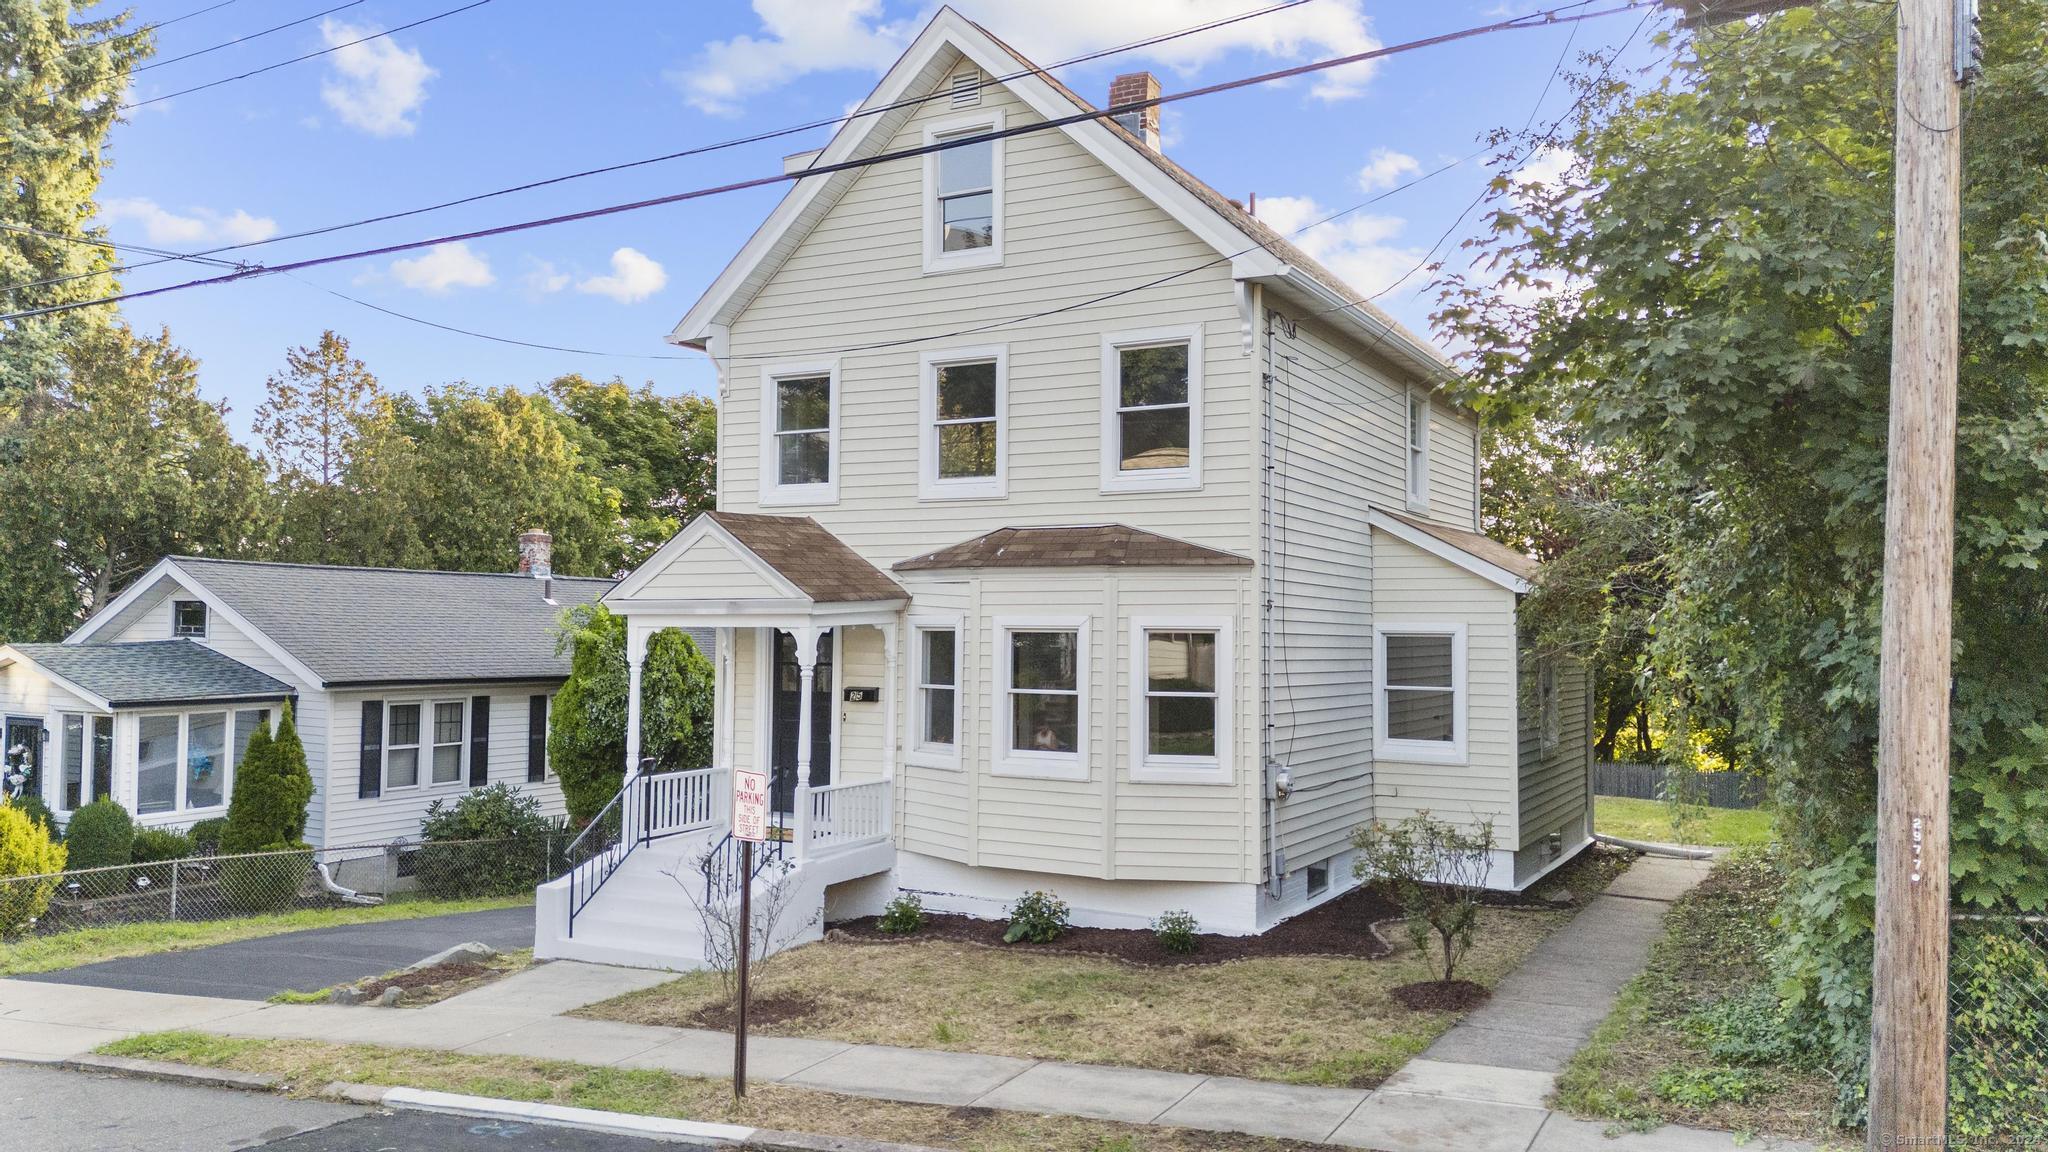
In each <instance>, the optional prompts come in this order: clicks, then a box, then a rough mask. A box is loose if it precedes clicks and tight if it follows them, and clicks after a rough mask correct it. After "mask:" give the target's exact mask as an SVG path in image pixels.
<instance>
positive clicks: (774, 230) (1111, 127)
mask: <svg viewBox="0 0 2048 1152" xmlns="http://www.w3.org/2000/svg"><path fill="white" fill-rule="evenodd" d="M955 54H957V55H959V56H962V57H965V58H966V59H968V60H970V61H972V62H973V63H974V64H975V65H976V66H978V67H979V68H980V69H981V70H982V71H983V72H985V73H987V74H989V75H990V76H1006V75H1008V76H1010V78H1009V79H1007V80H1005V81H1004V82H1003V83H1004V85H1005V87H1007V88H1008V89H1009V90H1010V91H1011V92H1013V93H1014V94H1015V95H1016V96H1017V97H1018V98H1019V99H1020V100H1022V101H1024V102H1025V103H1026V104H1028V105H1030V106H1031V107H1032V108H1033V110H1034V111H1036V112H1037V113H1038V114H1039V115H1041V116H1043V117H1045V118H1046V119H1048V120H1051V119H1058V118H1060V117H1064V116H1072V115H1074V114H1076V113H1077V112H1080V113H1093V112H1096V111H1098V110H1097V109H1096V108H1095V107H1094V106H1093V105H1092V104H1090V103H1089V102H1088V101H1086V100H1083V99H1082V98H1081V97H1080V96H1079V95H1078V94H1077V93H1075V92H1074V91H1073V90H1072V89H1070V88H1068V87H1067V86H1066V85H1064V84H1061V83H1060V82H1059V81H1058V80H1055V79H1054V78H1053V77H1052V75H1051V74H1050V73H1048V72H1046V71H1044V70H1043V69H1041V68H1039V67H1038V65H1036V64H1033V63H1032V62H1031V61H1029V60H1027V59H1025V57H1024V56H1023V55H1022V54H1021V53H1019V52H1017V51H1016V50H1015V49H1014V48H1011V47H1010V46H1009V45H1007V44H1005V43H1003V42H1002V41H1001V40H999V39H997V38H996V37H995V36H994V35H993V34H991V33H990V32H989V31H988V30H987V29H986V28H983V27H982V26H981V25H979V24H976V23H974V22H973V21H971V20H968V19H966V18H965V17H963V16H961V15H960V14H959V13H958V12H955V11H954V10H953V9H952V8H950V7H946V8H941V9H939V11H938V13H937V14H936V15H934V16H933V17H932V20H931V22H930V23H929V24H927V25H926V26H925V28H924V30H923V31H922V32H920V33H919V34H918V36H917V38H916V40H914V41H913V42H912V43H911V45H910V47H909V48H907V49H905V50H904V53H903V55H902V56H901V57H900V58H899V59H898V60H897V61H896V63H895V64H894V65H893V66H891V67H890V69H889V71H888V72H887V73H885V74H884V75H883V77H882V79H881V81H880V82H879V83H877V84H876V86H875V89H874V91H873V92H871V93H870V94H869V95H868V97H867V99H866V100H864V101H862V103H861V108H862V109H863V110H866V109H880V108H887V109H889V110H888V111H881V112H874V113H871V114H864V115H859V116H856V117H855V118H853V119H849V120H847V121H845V122H844V123H842V124H841V125H840V127H839V129H838V131H837V132H835V133H834V135H833V137H832V139H831V141H830V142H828V143H827V144H826V145H825V147H824V148H823V149H821V150H820V151H819V153H818V157H817V159H816V160H815V161H814V162H813V163H812V165H811V166H813V167H826V168H829V167H831V166H832V165H836V164H844V163H848V162H850V161H858V160H861V159H864V158H867V157H870V156H874V155H877V154H880V153H881V152H882V151H883V150H884V149H885V148H887V147H888V144H889V141H890V140H891V139H893V138H894V137H895V135H896V134H897V132H898V131H900V130H901V128H902V127H903V125H904V124H906V123H907V122H908V121H909V120H910V118H911V116H912V115H914V114H915V113H916V111H917V110H918V105H919V104H920V103H922V101H919V100H918V99H917V95H913V94H931V95H932V96H933V97H934V98H936V97H938V96H939V95H941V91H940V90H941V87H942V81H943V78H944V77H945V76H946V75H947V74H948V73H949V72H950V70H951V63H952V58H953V56H954V55H955ZM940 65H945V66H946V67H943V68H942V67H940ZM1012 73H1022V74H1021V75H1010V74H1012ZM905 100H911V101H913V103H911V104H909V105H906V106H905V107H900V108H898V107H893V106H894V105H896V104H898V103H899V102H902V101H905ZM1057 131H1060V132H1063V133H1065V134H1066V135H1067V136H1068V137H1069V138H1070V139H1072V140H1073V141H1074V142H1075V143H1076V144H1078V145H1080V146H1081V147H1082V148H1083V149H1084V150H1086V151H1088V152H1089V153H1090V154H1091V155H1093V156H1094V157H1095V158H1096V159H1097V160H1100V161H1102V162H1103V163H1104V164H1106V165H1107V166H1108V167H1109V168H1110V169H1111V170H1113V171H1115V172H1116V173H1117V174H1118V175H1120V176H1122V177H1124V179H1125V180H1127V181H1128V182H1129V183H1130V184H1131V185H1132V187H1134V188H1136V189H1137V190H1138V191H1139V192H1140V193H1142V194H1143V195H1145V196H1147V197H1149V198H1150V199H1151V200H1152V201H1153V202H1154V203H1156V204H1158V205H1159V206H1160V207H1161V208H1162V209H1164V210H1165V211H1167V212H1168V213H1169V214H1171V215H1172V216H1174V218H1175V219H1176V220H1178V221H1180V223H1181V224H1182V225H1184V226H1186V227H1187V228H1188V229H1189V230H1190V231H1191V232H1193V233H1194V234H1195V235H1196V236H1198V237H1200V238H1201V239H1202V240H1203V241H1204V242H1206V243H1208V244H1209V245H1210V246H1211V247H1212V248H1214V249H1215V250H1216V252H1217V253H1218V254H1219V255H1220V256H1223V257H1227V258H1229V259H1230V261H1231V265H1232V270H1233V274H1234V275H1236V276H1237V278H1239V279H1241V280H1244V279H1253V280H1259V281H1262V282H1268V283H1272V284H1273V285H1275V286H1276V287H1277V288H1280V289H1282V290H1286V291H1292V292H1294V293H1295V294H1296V295H1297V296H1298V297H1299V298H1300V299H1301V301H1302V303H1304V304H1305V305H1306V306H1308V307H1310V308H1312V309H1314V310H1315V311H1316V312H1318V313H1319V314H1323V318H1324V319H1326V320H1329V321H1331V322H1333V323H1335V324H1337V326H1339V327H1340V328H1343V327H1349V328H1350V329H1351V330H1352V331H1353V332H1354V333H1356V334H1358V335H1360V336H1361V337H1362V338H1363V339H1366V340H1370V341H1371V342H1372V347H1374V348H1376V349H1378V350H1379V351H1380V352H1382V353H1384V354H1386V355H1388V356H1389V357H1390V358H1392V359H1394V360H1396V361H1398V362H1400V363H1401V364H1403V365H1404V366H1405V367H1407V368H1408V369H1409V370H1410V371H1412V372H1414V373H1416V374H1417V375H1418V376H1420V377H1423V378H1425V379H1431V380H1437V379H1445V378H1448V377H1450V376H1452V375H1455V369H1453V368H1452V367H1451V366H1450V364H1449V362H1448V361H1447V360H1445V358H1444V356H1443V354H1442V353H1441V352H1439V351H1438V350H1437V349H1436V348H1435V346H1433V345H1431V344H1430V343H1429V342H1428V341H1427V340H1425V339H1423V338H1421V337H1419V336H1417V335H1416V334H1414V333H1413V332H1410V331H1408V330H1407V329H1406V328H1404V327H1402V326H1401V325H1400V324H1399V323H1398V322H1396V321H1395V320H1394V319H1393V318H1392V317H1390V316H1388V315H1387V314H1386V313H1385V312H1383V311H1381V310H1380V309H1379V308H1377V307H1375V306H1373V305H1372V304H1371V303H1369V302H1365V301H1364V294H1363V293H1361V292H1358V291H1357V290H1356V289H1353V288H1351V287H1350V286H1348V285H1346V284H1345V283H1344V282H1343V280H1342V279H1341V278H1339V277H1338V276H1337V275H1336V274H1335V273H1333V272H1331V271H1330V270H1329V269H1327V268H1325V267H1323V266H1322V265H1321V264H1320V263H1318V262H1317V261H1316V260H1314V259H1313V258H1312V257H1310V256H1309V255H1308V254H1307V253H1306V252H1303V251H1302V250H1301V249H1300V248H1298V247H1296V246H1295V245H1294V244H1292V243H1291V242H1289V241H1288V240H1287V239H1286V238H1284V237H1282V236H1281V235H1280V234H1279V233H1277V232H1275V231H1273V230H1272V229H1271V228H1268V227H1266V226H1265V225H1264V224H1263V223H1261V222H1259V221H1258V220H1257V219H1256V218H1254V217H1253V216H1251V215H1250V214H1249V213H1247V212H1245V211H1244V210H1243V209H1242V208H1240V207H1237V206H1236V205H1234V204H1232V203H1231V201H1230V199H1229V198H1228V197H1226V196H1224V195H1223V194H1222V193H1220V192H1218V191H1217V190H1216V189H1214V188H1212V187H1210V186H1209V185H1208V184H1206V183H1204V182H1203V181H1201V180H1200V179H1198V178H1196V177H1195V176H1194V175H1193V174H1192V173H1190V172H1188V171H1187V170H1186V169H1185V168H1182V167H1181V166H1180V165H1179V164H1176V163H1174V162H1173V161H1172V160H1170V159H1168V158H1167V157H1166V156H1164V155H1163V154H1161V153H1159V152H1157V151H1155V150H1153V149H1151V148H1148V147H1146V146H1145V144H1144V143H1143V142H1142V141H1140V140H1139V139H1138V138H1137V137H1135V136H1133V135H1132V134H1131V133H1130V132H1128V131H1126V130H1125V129H1123V128H1122V127H1121V126H1120V125H1118V124H1116V123H1115V122H1114V121H1112V120H1111V119H1110V118H1109V117H1107V116H1097V117H1094V118H1092V119H1088V120H1082V121H1079V122H1076V123H1072V124H1062V125H1061V126H1060V127H1059V128H1058V129H1057ZM860 171H861V169H859V168H853V169H843V170H840V171H828V172H824V173H821V174H819V175H816V176H809V177H805V178H803V179H800V180H798V181H797V182H796V183H795V184H794V185H792V186H791V188H790V190H789V192H788V193H787V194H786V195H785V196H784V197H783V199H782V202H781V203H779V204H777V205H776V207H775V210H774V211H773V212H771V213H770V214H769V216H768V219H767V220H766V221H764V222H763V223H762V224H761V226H760V228H758V229H757V230H756V231H755V232H754V234H753V236H751V237H750V238H749V239H748V240H747V242H746V244H745V245H744V246H742V247H741V249H740V251H739V252H738V253H737V254H736V255H735V256H734V257H733V259H732V261H731V263H729V264H728V265H727V266H726V268H725V269H724V271H722V272H720V273H719V275H718V277H717V278H716V279H715V280H713V281H712V283H711V285H710V287H709V288H707V289H706V290H705V292H704V295H703V296H702V297H701V298H699V299H698V301H697V303H695V304H694V305H692V306H691V308H690V310H689V312H688V313H686V314H685V315H684V316H683V318H682V320H681V321H679V322H678V323H677V324H676V327H675V330H674V331H673V332H672V333H671V334H670V337H669V339H670V340H671V341H672V342H674V343H677V344H681V345H684V346H686V347H694V348H701V349H707V350H709V351H710V352H711V354H712V355H713V356H719V355H722V354H723V349H722V347H720V346H719V341H720V340H721V338H722V337H721V333H722V331H723V326H724V325H725V324H727V323H729V322H730V321H731V320H732V318H733V317H735V316H737V315H738V313H739V312H740V311H741V310H743V309H744V308H745V306H746V305H747V303H749V302H750V301H751V300H752V299H753V298H754V296H755V295H756V294H757V293H758V292H759V291H760V289H761V288H762V287H763V286H764V285H765V284H766V283H767V282H768V280H769V279H771V278H772V277H773V276H774V274H775V272H776V271H777V270H778V269H779V268H780V267H781V265H782V263H783V262H784V261H785V260H786V259H787V258H788V257H789V255H790V254H791V253H792V252H794V251H795V249H796V246H797V245H798V244H799V243H801V242H802V240H803V238H804V237H805V236H806V235H808V234H809V232H810V230H811V229H812V228H813V227H815V226H816V225H817V224H818V222H819V221H821V220H822V219H823V218H824V216H825V214H826V213H827V212H828V211H829V210H830V209H831V207H832V205H833V204H834V203H836V202H837V201H838V199H839V197H840V196H842V195H844V194H845V192H846V191H847V190H848V189H849V188H851V187H852V186H853V183H854V181H855V180H856V179H857V178H858V176H859V174H860ZM1249 315H1250V314H1249V312H1247V313H1246V316H1247V319H1246V321H1245V322H1246V324H1247V325H1249V324H1250V319H1249ZM1247 331H1249V329H1247ZM1247 338H1249V337H1247Z"/></svg>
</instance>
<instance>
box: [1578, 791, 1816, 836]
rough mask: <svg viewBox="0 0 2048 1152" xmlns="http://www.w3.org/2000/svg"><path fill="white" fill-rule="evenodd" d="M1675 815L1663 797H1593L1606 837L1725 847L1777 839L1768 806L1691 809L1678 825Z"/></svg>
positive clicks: (1595, 817)
mask: <svg viewBox="0 0 2048 1152" xmlns="http://www.w3.org/2000/svg"><path fill="white" fill-rule="evenodd" d="M1671 815H1672V813H1671V805H1669V804H1666V803H1665V802H1664V801H1662V800H1629V799H1625V798H1623V797H1620V796H1595V797H1594V798H1593V830H1594V831H1595V832H1598V833H1600V834H1601V835H1603V836H1619V837H1621V838H1622V839H1624V840H1655V841H1658V842H1660V843H1665V844H1699V845H1706V846H1712V847H1725V848H1743V847H1750V846H1761V845H1764V844H1769V843H1770V842H1771V841H1772V840H1774V839H1776V834H1775V833H1774V832H1773V831H1772V828H1771V813H1770V810H1769V809H1767V808H1687V809H1685V817H1686V819H1685V822H1684V823H1683V824H1680V825H1677V826H1675V827H1674V826H1673V824H1672V819H1671Z"/></svg>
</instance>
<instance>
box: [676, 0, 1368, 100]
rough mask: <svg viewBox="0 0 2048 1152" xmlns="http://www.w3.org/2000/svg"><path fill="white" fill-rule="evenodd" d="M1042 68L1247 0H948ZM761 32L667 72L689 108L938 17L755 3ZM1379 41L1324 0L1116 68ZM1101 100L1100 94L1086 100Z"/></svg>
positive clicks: (711, 47) (1362, 78) (1169, 46)
mask: <svg viewBox="0 0 2048 1152" xmlns="http://www.w3.org/2000/svg"><path fill="white" fill-rule="evenodd" d="M953 6H954V7H955V8H958V9H959V10H960V11H961V13H962V14H963V15H965V16H967V17H968V18H970V19H974V20H978V21H980V22H982V23H983V24H984V25H985V26H987V27H988V28H989V29H990V30H991V31H993V32H995V33H996V34H997V35H998V36H1001V37H1003V38H1004V39H1005V40H1007V41H1008V42H1009V43H1010V44H1012V45H1014V46H1015V47H1016V48H1017V50H1018V51H1020V52H1022V53H1024V54H1025V55H1026V56H1027V57H1029V58H1031V59H1032V60H1033V62H1035V63H1038V64H1050V63H1053V62H1054V61H1056V60H1060V59H1064V58H1066V57H1068V56H1075V55H1079V54H1081V53H1084V52H1090V51H1094V50H1098V49H1101V48H1104V47H1107V46H1109V45H1114V44H1123V43H1128V42H1130V41H1133V40H1140V39H1144V38H1147V37H1151V36H1157V35H1159V34H1161V33H1164V32H1172V31H1175V30H1178V29H1181V28H1187V27H1193V26H1194V25H1197V24H1202V23H1206V22H1208V21H1211V20H1216V19H1220V18H1223V17H1227V16H1236V15H1240V14H1242V12H1243V11H1244V0H1118V2H1116V3H1103V2H1102V0H1038V3H1036V4H1034V5H1032V6H1031V9H1030V12H1029V18H1028V19H1024V18H1020V16H1019V7H1018V6H1017V5H1016V4H1015V3H1013V2H1009V3H1006V2H1005V0H955V2H954V5H953ZM753 7H754V13H755V15H756V16H758V17H759V18H760V20H761V28H760V30H759V32H758V33H756V34H753V35H742V36H735V37H733V38H732V39H730V40H719V41H714V42H712V43H710V44H707V45H705V46H704V48H703V50H702V51H701V52H699V53H698V54H697V56H696V57H695V58H694V59H693V60H691V62H690V63H689V65H688V66H686V67H683V68H679V69H676V70H674V71H671V72H670V73H669V74H668V76H669V80H670V81H671V82H672V83H674V84H675V85H676V86H677V87H678V88H680V89H682V91H683V96H684V99H685V100H687V101H688V102H689V103H690V105H691V106H693V107H695V108H698V109H700V110H702V111H704V112H709V113H713V114H716V115H733V114H736V113H737V112H738V111H739V110H740V107H741V105H742V103H743V102H744V101H745V100H746V98H747V97H749V96H754V95H758V94H760V93H762V92H768V91H773V90H774V89H776V88H779V87H781V86H783V85H785V84H789V83H791V82H793V81H796V80H798V79H801V78H802V77H803V76H805V75H807V74H809V73H812V72H828V71H836V70H842V69H857V70H862V71H868V72H880V71H882V70H883V69H885V68H887V67H888V66H889V65H890V64H891V63H893V62H894V61H895V59H896V57H897V56H898V55H899V54H900V53H901V52H902V51H903V48H904V47H905V46H906V45H908V44H909V43H910V41H911V39H912V38H913V37H914V36H916V34H917V32H918V31H919V30H920V29H922V28H923V27H924V25H925V23H926V22H927V21H928V20H929V19H930V17H931V14H932V13H933V12H934V11H935V10H936V5H934V4H930V3H929V2H927V3H926V4H925V5H924V6H922V7H920V9H919V10H918V11H917V12H916V13H915V14H914V15H910V16H908V17H907V18H902V19H896V20H890V19H888V18H887V17H886V15H885V14H884V12H883V8H882V3H881V0H753ZM1379 46H1380V41H1379V39H1378V38H1377V37H1375V36H1374V35H1373V34H1372V31H1371V22H1370V21H1369V20H1368V19H1367V18H1366V15H1365V12H1364V7H1363V0H1324V2H1323V3H1317V4H1303V5H1300V6H1298V7H1295V8H1289V9H1286V10H1284V11H1281V12H1277V13H1274V14H1272V15H1270V16H1260V17H1256V18H1254V19H1250V20H1241V21H1238V22H1237V23H1234V24H1228V25H1225V26H1223V27H1220V28H1215V29H1211V30H1209V31H1206V32H1202V33H1198V34H1196V35H1193V36H1188V37H1185V38H1182V39H1177V40H1168V41H1166V42H1164V43H1161V44H1155V45H1152V46H1150V47H1147V48H1142V49H1138V50H1136V51H1133V52H1128V53H1124V54H1122V55H1119V56H1117V57H1116V58H1115V65H1116V67H1118V68H1122V69H1129V68H1134V67H1141V66H1144V65H1147V64H1153V65H1160V66H1163V67H1165V68H1168V69H1171V70H1173V71H1175V72H1177V73H1180V74H1182V75H1187V74H1189V73H1192V72H1193V71H1194V70H1196V69H1198V68H1200V67H1202V66H1203V65H1205V64H1208V63H1209V62H1211V61H1213V60H1215V59H1217V58H1218V57H1220V56H1222V55H1224V54H1225V53H1228V52H1235V51H1247V52H1252V53H1255V54H1257V55H1262V56H1268V57H1272V58H1274V59H1280V60H1306V59H1310V58H1320V57H1328V56H1350V55H1355V54H1357V53H1360V52H1365V51H1369V50H1371V49H1373V48H1377V47H1379ZM1376 69H1377V62H1375V61H1370V60H1368V61H1365V62H1364V63H1361V64H1353V65H1349V66H1347V67H1344V68H1337V69H1332V70H1330V71H1327V72H1322V73H1318V74H1316V76H1315V77H1314V78H1313V80H1312V81H1311V87H1310V89H1309V91H1310V93H1311V94H1312V95H1314V96H1315V97H1316V98H1318V99H1322V100H1341V99H1344V98H1346V97H1349V96H1355V95H1357V94H1358V93H1359V92H1361V91H1363V89H1364V87H1365V83H1366V81H1367V80H1369V79H1370V78H1371V77H1372V75H1373V73H1374V71H1375V70H1376ZM1084 95H1088V96H1090V97H1091V98H1092V99H1094V100H1095V101H1096V103H1098V104H1100V103H1101V102H1102V98H1103V97H1105V96H1107V93H1106V92H1100V93H1084Z"/></svg>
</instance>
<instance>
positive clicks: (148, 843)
mask: <svg viewBox="0 0 2048 1152" xmlns="http://www.w3.org/2000/svg"><path fill="white" fill-rule="evenodd" d="M193 847H194V846H193V843H192V837H191V836H189V835H187V834H185V833H183V832H177V831H173V830H172V829H169V828H140V829H137V830H136V832H135V842H134V844H133V845H131V846H130V847H129V849H128V861H129V863H131V864H160V863H162V862H163V861H165V860H183V859H184V858H185V857H187V856H190V855H191V854H192V850H193Z"/></svg>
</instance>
